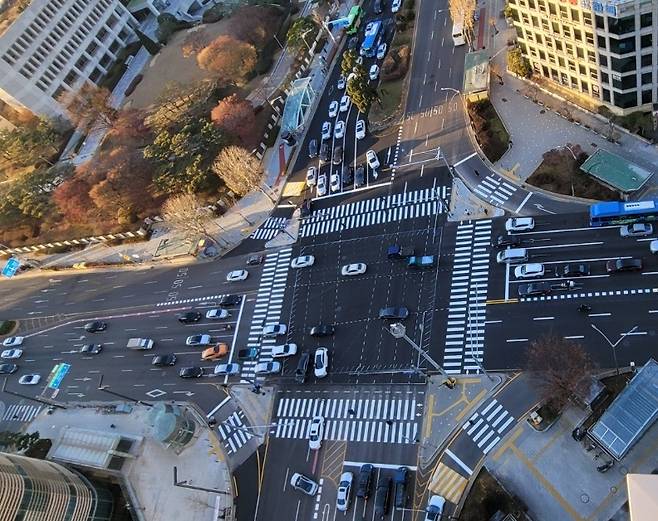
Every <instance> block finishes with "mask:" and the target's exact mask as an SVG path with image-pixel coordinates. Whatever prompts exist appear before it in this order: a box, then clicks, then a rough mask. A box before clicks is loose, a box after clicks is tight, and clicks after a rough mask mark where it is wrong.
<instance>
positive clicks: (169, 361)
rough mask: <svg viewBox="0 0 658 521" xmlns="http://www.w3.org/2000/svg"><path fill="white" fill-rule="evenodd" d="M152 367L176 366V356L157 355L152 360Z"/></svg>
mask: <svg viewBox="0 0 658 521" xmlns="http://www.w3.org/2000/svg"><path fill="white" fill-rule="evenodd" d="M151 365H154V366H156V367H164V366H169V365H176V355H174V354H171V355H155V356H154V357H153V358H152V359H151Z"/></svg>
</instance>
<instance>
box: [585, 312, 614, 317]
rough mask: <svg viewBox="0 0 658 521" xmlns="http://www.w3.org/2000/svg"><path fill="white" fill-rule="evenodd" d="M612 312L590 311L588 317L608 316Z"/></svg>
mask: <svg viewBox="0 0 658 521" xmlns="http://www.w3.org/2000/svg"><path fill="white" fill-rule="evenodd" d="M610 315H612V313H590V314H589V315H588V316H590V317H609V316H610Z"/></svg>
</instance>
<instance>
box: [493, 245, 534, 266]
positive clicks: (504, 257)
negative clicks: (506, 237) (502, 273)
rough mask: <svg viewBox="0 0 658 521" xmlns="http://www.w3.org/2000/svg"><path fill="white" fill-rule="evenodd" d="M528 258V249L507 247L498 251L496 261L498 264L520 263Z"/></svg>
mask: <svg viewBox="0 0 658 521" xmlns="http://www.w3.org/2000/svg"><path fill="white" fill-rule="evenodd" d="M527 260H528V250H526V249H525V248H508V249H506V250H503V251H500V252H498V255H497V256H496V262H498V264H520V263H521V262H526V261H527Z"/></svg>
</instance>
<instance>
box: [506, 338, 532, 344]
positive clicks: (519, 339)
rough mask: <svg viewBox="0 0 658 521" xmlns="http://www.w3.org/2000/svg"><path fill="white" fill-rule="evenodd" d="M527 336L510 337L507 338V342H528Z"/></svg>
mask: <svg viewBox="0 0 658 521" xmlns="http://www.w3.org/2000/svg"><path fill="white" fill-rule="evenodd" d="M527 341H528V339H527V338H508V339H507V340H505V342H508V343H511V342H527Z"/></svg>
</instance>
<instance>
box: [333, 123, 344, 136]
mask: <svg viewBox="0 0 658 521" xmlns="http://www.w3.org/2000/svg"><path fill="white" fill-rule="evenodd" d="M344 135H345V122H344V121H336V126H335V127H334V139H343V136H344Z"/></svg>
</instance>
